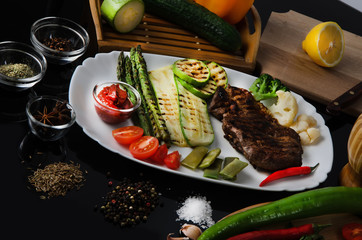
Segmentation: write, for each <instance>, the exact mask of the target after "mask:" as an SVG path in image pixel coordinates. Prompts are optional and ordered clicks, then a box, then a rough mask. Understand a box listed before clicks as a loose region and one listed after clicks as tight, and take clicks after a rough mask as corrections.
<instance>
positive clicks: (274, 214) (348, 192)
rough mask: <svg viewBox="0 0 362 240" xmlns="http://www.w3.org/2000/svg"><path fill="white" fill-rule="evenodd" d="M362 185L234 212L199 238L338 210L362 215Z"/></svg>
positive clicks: (214, 238) (212, 239) (217, 238)
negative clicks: (361, 186)
mask: <svg viewBox="0 0 362 240" xmlns="http://www.w3.org/2000/svg"><path fill="white" fill-rule="evenodd" d="M361 199H362V188H359V187H326V188H320V189H315V190H309V191H305V192H301V193H297V194H294V195H291V196H289V197H286V198H283V199H280V200H277V201H274V202H271V203H268V204H266V205H263V206H259V207H255V208H252V209H249V210H246V211H244V212H239V213H236V214H234V215H231V216H229V217H227V218H224V219H222V220H221V221H219V222H217V223H215V224H214V225H212V226H211V227H209V228H208V229H206V230H205V231H204V232H203V233H202V234H201V235H200V236H199V238H198V240H206V239H207V240H223V239H227V238H229V237H231V236H235V235H237V234H240V233H243V232H247V231H251V230H252V229H255V228H258V227H261V226H266V225H269V224H273V223H280V222H286V221H291V220H294V219H301V218H307V217H314V216H320V215H325V214H335V213H352V214H362V204H361Z"/></svg>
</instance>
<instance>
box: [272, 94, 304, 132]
mask: <svg viewBox="0 0 362 240" xmlns="http://www.w3.org/2000/svg"><path fill="white" fill-rule="evenodd" d="M276 94H277V95H278V102H277V103H275V104H273V105H271V106H270V107H269V111H270V113H271V114H272V116H273V117H274V118H276V119H277V120H278V122H279V124H280V125H283V126H286V127H289V126H290V125H292V124H293V121H294V118H295V116H296V115H297V113H298V104H297V101H296V100H295V98H294V96H293V95H292V93H291V92H284V91H281V90H279V91H277V92H276Z"/></svg>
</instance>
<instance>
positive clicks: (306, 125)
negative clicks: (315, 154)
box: [290, 114, 320, 145]
mask: <svg viewBox="0 0 362 240" xmlns="http://www.w3.org/2000/svg"><path fill="white" fill-rule="evenodd" d="M316 126H317V120H315V119H314V118H313V117H312V116H308V115H306V114H301V115H299V116H298V117H297V120H296V121H295V122H294V123H293V124H292V125H291V126H290V128H292V129H294V131H296V132H297V133H298V134H299V136H300V140H301V142H302V145H308V144H312V143H313V142H314V141H315V140H317V139H318V138H319V136H320V131H319V129H318V128H316Z"/></svg>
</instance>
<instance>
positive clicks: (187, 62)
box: [172, 58, 210, 87]
mask: <svg viewBox="0 0 362 240" xmlns="http://www.w3.org/2000/svg"><path fill="white" fill-rule="evenodd" d="M172 70H173V73H174V74H175V75H176V76H178V77H179V78H181V79H182V80H184V81H185V82H187V83H189V84H191V85H193V86H195V87H203V86H205V85H206V84H207V82H208V81H209V78H210V70H209V68H208V67H207V66H206V64H205V63H203V62H202V61H200V60H196V59H191V58H185V59H180V60H177V61H176V62H174V63H173V65H172Z"/></svg>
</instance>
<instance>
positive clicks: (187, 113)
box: [175, 81, 214, 147]
mask: <svg viewBox="0 0 362 240" xmlns="http://www.w3.org/2000/svg"><path fill="white" fill-rule="evenodd" d="M175 83H176V85H177V91H178V101H179V115H180V123H181V130H182V133H183V135H184V137H185V139H186V141H187V143H188V144H189V145H190V146H192V147H194V146H208V145H210V144H211V143H212V142H213V141H214V130H213V127H212V125H211V121H210V117H209V113H208V110H207V104H206V101H205V100H204V99H201V98H199V97H196V96H195V95H194V94H192V93H191V92H189V91H188V90H187V89H186V88H184V87H183V86H182V85H181V84H179V83H178V81H175Z"/></svg>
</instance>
